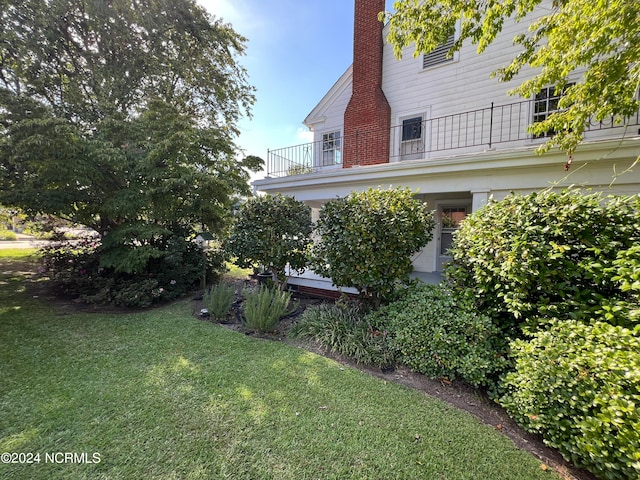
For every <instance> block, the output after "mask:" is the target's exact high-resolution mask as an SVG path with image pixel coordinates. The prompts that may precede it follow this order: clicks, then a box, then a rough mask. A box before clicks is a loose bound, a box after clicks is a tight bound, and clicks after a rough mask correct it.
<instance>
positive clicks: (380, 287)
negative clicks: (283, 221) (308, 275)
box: [313, 188, 435, 305]
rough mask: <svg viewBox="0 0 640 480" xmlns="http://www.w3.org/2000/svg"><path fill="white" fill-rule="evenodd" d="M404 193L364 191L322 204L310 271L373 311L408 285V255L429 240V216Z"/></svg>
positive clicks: (431, 222)
mask: <svg viewBox="0 0 640 480" xmlns="http://www.w3.org/2000/svg"><path fill="white" fill-rule="evenodd" d="M413 195H414V194H413V192H411V190H409V189H406V188H395V189H389V190H382V189H369V190H367V191H365V192H353V193H351V194H350V195H349V196H347V197H345V198H341V199H337V200H332V201H330V202H327V203H326V204H325V205H324V206H323V208H322V210H321V211H320V219H319V221H318V223H317V226H316V229H317V233H318V235H319V237H320V241H319V242H318V243H317V244H316V246H315V249H314V266H313V268H314V270H315V271H316V272H317V273H319V274H321V275H324V276H327V277H329V278H331V280H332V281H333V283H334V284H335V285H338V286H342V287H355V288H356V289H358V291H359V292H360V293H361V294H362V295H364V296H365V297H368V298H370V299H371V300H372V301H373V303H374V304H375V305H379V304H380V303H381V302H384V301H387V300H388V299H390V298H391V295H392V294H393V292H394V290H395V286H396V284H397V283H398V282H403V281H406V280H408V279H409V274H410V273H411V271H412V270H413V268H412V264H411V255H412V254H414V253H416V252H417V251H418V250H420V248H422V247H424V246H425V245H426V244H427V243H428V242H429V241H430V240H431V238H432V237H433V228H434V226H435V222H434V220H433V212H431V211H429V210H428V209H427V205H426V204H424V203H422V202H420V201H419V200H418V199H416V198H415V197H414V196H413Z"/></svg>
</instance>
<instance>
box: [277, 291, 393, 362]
mask: <svg viewBox="0 0 640 480" xmlns="http://www.w3.org/2000/svg"><path fill="white" fill-rule="evenodd" d="M363 317H364V315H363V314H362V312H361V310H360V309H359V308H358V307H357V306H355V305H353V304H349V303H348V304H330V303H323V304H320V305H314V306H311V307H309V308H307V309H306V310H305V312H304V313H303V314H302V317H301V318H300V321H299V322H298V323H297V324H296V325H295V326H294V327H293V328H292V329H291V330H290V332H289V335H290V336H291V337H292V338H307V339H310V340H313V341H315V342H316V343H318V344H319V345H320V346H322V347H324V348H326V349H328V350H330V351H331V352H334V353H339V354H340V355H344V356H345V357H349V358H351V359H353V360H354V361H355V362H356V363H361V364H364V365H373V366H376V367H380V368H384V367H388V366H390V365H393V364H394V363H395V358H394V356H393V352H392V351H391V350H390V348H389V344H388V340H387V336H386V334H385V333H384V332H380V331H379V330H375V329H373V328H372V327H371V326H370V325H369V324H368V323H367V322H365V321H363Z"/></svg>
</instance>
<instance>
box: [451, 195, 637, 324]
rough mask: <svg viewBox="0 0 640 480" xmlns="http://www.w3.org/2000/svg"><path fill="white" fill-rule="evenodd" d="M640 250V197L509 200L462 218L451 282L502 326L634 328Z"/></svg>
mask: <svg viewBox="0 0 640 480" xmlns="http://www.w3.org/2000/svg"><path fill="white" fill-rule="evenodd" d="M639 243H640V196H633V197H615V198H614V197H604V196H602V195H600V194H584V192H579V191H574V190H571V191H563V192H561V193H556V192H551V191H546V192H543V193H533V194H530V195H526V196H522V195H511V196H508V197H507V198H505V199H504V200H502V201H500V202H495V201H492V202H490V203H489V204H488V205H486V206H485V207H484V208H482V209H480V210H479V211H477V212H475V213H473V214H472V215H470V216H468V217H467V218H466V219H465V221H464V222H463V224H462V227H461V228H460V230H459V232H458V233H457V235H456V239H455V245H454V248H453V249H452V256H453V262H452V264H451V266H450V268H449V269H448V275H449V278H450V279H451V280H452V281H453V283H454V285H455V286H456V288H458V289H460V290H462V291H465V292H467V293H468V294H469V295H471V296H473V297H474V300H475V301H476V303H477V306H478V308H479V309H480V310H481V311H482V312H485V313H488V314H489V315H490V316H492V317H493V318H494V320H496V321H498V322H501V323H502V326H503V327H511V326H513V325H517V324H519V323H521V322H522V321H524V320H527V319H550V318H554V317H558V318H573V319H577V320H586V319H590V318H592V317H600V318H603V319H606V321H608V322H610V323H612V324H618V325H626V326H631V325H633V324H635V323H636V322H637V320H638V304H639V303H640V302H639V298H640V249H639V247H638V245H639Z"/></svg>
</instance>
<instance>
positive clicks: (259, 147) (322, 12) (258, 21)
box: [197, 0, 392, 176]
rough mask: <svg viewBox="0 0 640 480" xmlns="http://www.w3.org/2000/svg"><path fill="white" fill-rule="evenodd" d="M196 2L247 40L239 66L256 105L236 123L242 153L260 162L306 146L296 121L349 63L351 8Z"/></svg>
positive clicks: (334, 1)
mask: <svg viewBox="0 0 640 480" xmlns="http://www.w3.org/2000/svg"><path fill="white" fill-rule="evenodd" d="M197 1H198V2H199V3H200V4H201V5H202V6H203V7H204V8H206V9H207V10H208V11H209V12H211V13H212V14H214V15H215V16H216V17H218V18H223V19H224V20H225V21H226V22H228V23H231V24H232V25H233V27H234V30H235V31H236V32H238V33H240V34H241V35H243V36H245V37H247V39H248V42H247V51H246V55H245V56H244V57H241V58H240V63H241V64H242V65H243V66H244V67H245V68H246V69H247V71H248V74H249V82H250V83H251V84H252V85H253V86H254V87H256V89H257V92H256V98H257V101H256V103H255V105H254V107H253V109H252V112H253V118H252V119H245V120H243V121H242V122H241V123H240V128H241V130H242V134H241V135H240V138H239V139H238V143H239V145H240V146H241V148H243V149H244V150H245V153H246V154H247V155H258V156H259V157H261V158H263V159H265V160H266V156H267V149H274V148H281V147H287V146H291V145H296V144H299V143H305V142H307V141H310V137H309V134H308V133H306V134H305V131H306V130H307V129H306V127H304V125H303V124H302V121H303V120H304V119H305V117H306V116H307V114H309V112H311V110H312V109H313V107H315V105H316V104H317V103H318V102H319V101H320V100H321V98H322V97H323V96H324V94H325V93H326V92H327V91H328V90H329V89H330V88H331V86H332V85H333V84H334V82H335V81H336V80H338V78H339V77H340V76H341V75H342V74H343V73H344V72H345V70H346V69H347V68H348V67H349V65H350V64H351V61H352V55H353V5H354V1H353V0H325V1H301V0H197ZM391 4H392V1H391V0H387V8H391ZM259 176H261V175H259Z"/></svg>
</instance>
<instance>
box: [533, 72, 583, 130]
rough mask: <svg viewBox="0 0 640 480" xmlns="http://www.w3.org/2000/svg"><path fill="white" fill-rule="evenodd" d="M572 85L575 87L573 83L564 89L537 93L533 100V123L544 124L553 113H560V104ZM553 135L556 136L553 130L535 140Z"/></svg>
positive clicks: (548, 89)
mask: <svg viewBox="0 0 640 480" xmlns="http://www.w3.org/2000/svg"><path fill="white" fill-rule="evenodd" d="M571 85H573V83H570V84H567V85H566V86H565V87H564V88H563V89H556V87H547V88H543V89H542V90H541V91H540V92H539V93H537V94H536V96H535V98H534V99H533V119H532V120H533V123H538V122H542V121H544V120H546V119H547V118H548V117H549V116H550V115H551V114H552V113H555V112H558V111H560V109H559V108H558V103H559V102H560V99H561V98H562V95H564V92H565V91H566V89H567V88H569V87H570V86H571ZM553 135H555V132H554V131H553V130H548V131H546V132H544V133H541V134H538V135H534V136H533V138H544V137H552V136H553Z"/></svg>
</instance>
